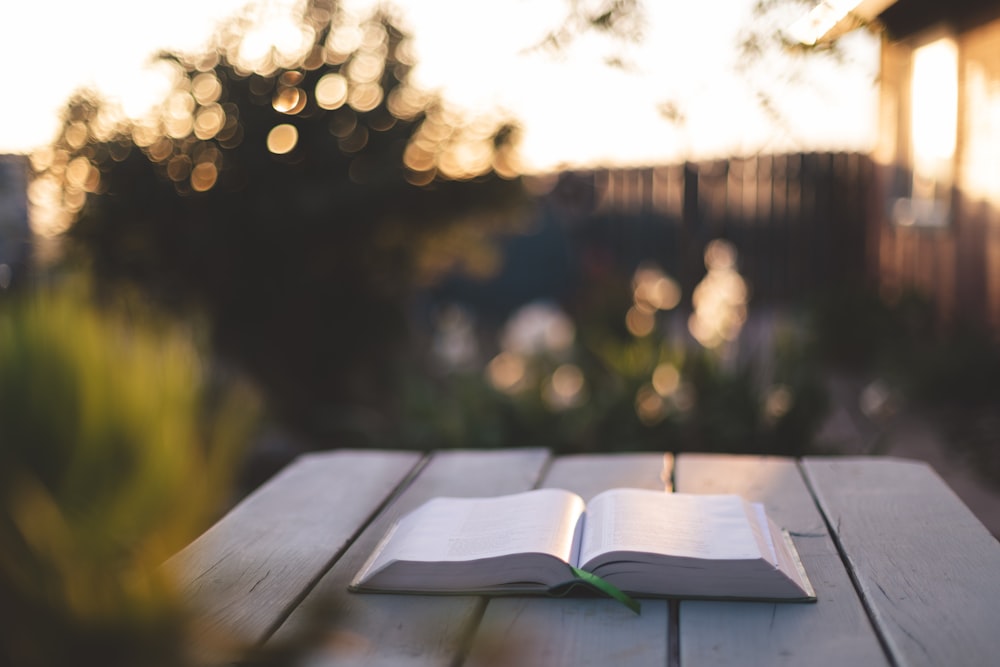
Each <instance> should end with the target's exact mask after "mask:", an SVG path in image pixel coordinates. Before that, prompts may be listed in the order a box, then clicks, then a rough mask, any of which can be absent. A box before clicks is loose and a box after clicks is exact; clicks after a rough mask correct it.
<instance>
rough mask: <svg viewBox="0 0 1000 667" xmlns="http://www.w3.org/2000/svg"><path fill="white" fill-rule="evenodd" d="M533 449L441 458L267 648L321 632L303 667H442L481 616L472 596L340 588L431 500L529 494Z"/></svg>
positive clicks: (535, 463) (534, 478)
mask: <svg viewBox="0 0 1000 667" xmlns="http://www.w3.org/2000/svg"><path fill="white" fill-rule="evenodd" d="M548 458H549V454H548V452H547V451H546V450H541V449H520V450H518V449H512V450H499V451H488V450H479V451H443V452H439V453H437V454H435V455H434V456H433V457H432V458H431V460H430V461H429V463H428V464H427V465H426V466H425V467H424V468H423V469H422V470H421V471H420V473H419V474H418V475H417V476H416V477H415V478H414V480H413V481H412V483H411V484H410V485H409V486H408V487H407V488H406V490H405V491H404V492H403V493H401V494H400V496H399V497H398V498H396V499H395V500H394V501H393V503H392V504H391V505H389V506H388V507H387V508H386V509H385V511H384V512H382V514H380V515H379V517H378V518H377V519H376V520H375V521H374V522H373V523H372V524H371V525H370V526H369V527H368V528H367V529H366V530H365V531H364V532H363V533H362V534H361V535H360V537H359V538H358V539H357V540H356V541H355V542H354V543H353V544H352V545H351V546H350V548H348V550H347V552H346V553H345V554H344V555H343V557H341V558H340V560H338V561H337V563H336V564H334V566H333V567H332V568H331V569H330V571H329V572H327V574H326V575H325V576H324V577H323V578H322V579H321V580H320V582H319V583H318V584H317V585H316V587H315V588H314V589H313V591H312V592H311V593H310V595H309V596H308V597H307V598H306V599H305V600H304V601H303V603H302V604H301V605H300V606H299V607H298V608H297V609H296V610H295V612H294V613H293V614H292V615H291V616H290V617H289V618H288V620H287V621H286V623H285V624H284V625H282V627H281V628H279V630H278V631H277V632H276V633H275V634H274V636H273V637H272V638H271V640H270V641H269V642H268V644H269V645H270V646H279V645H281V644H283V643H287V642H291V641H294V640H295V639H296V637H298V636H299V635H301V634H302V633H310V632H313V631H314V630H315V629H316V627H317V624H319V626H320V628H321V630H322V631H323V637H322V644H323V646H322V651H320V652H317V653H316V654H314V655H312V656H311V657H310V661H309V665H310V666H311V667H313V666H316V665H355V664H357V665H361V664H365V665H371V664H376V665H432V664H433V665H447V664H451V663H452V662H453V661H454V660H455V659H456V658H457V657H458V656H459V655H460V654H461V652H462V647H463V645H464V642H465V640H466V637H468V635H469V633H470V632H471V630H472V628H474V627H475V624H476V622H478V620H479V618H480V617H481V615H482V610H483V606H484V604H485V602H484V600H483V599H482V598H478V597H473V596H421V595H388V594H356V593H349V592H347V585H348V583H350V581H351V579H352V578H353V577H354V575H355V574H356V573H357V572H358V570H359V569H360V568H361V566H362V565H363V564H364V561H365V560H366V559H367V558H368V556H369V555H370V553H371V552H372V550H373V549H374V548H375V546H376V544H377V543H378V541H379V540H380V539H381V538H382V536H383V535H384V534H385V531H386V530H387V529H388V528H389V527H390V525H391V524H392V522H393V521H395V520H396V519H397V518H399V517H400V516H401V515H402V514H404V513H406V512H408V511H410V510H412V509H415V508H416V507H417V506H418V505H420V504H421V503H423V502H425V501H427V500H429V499H431V498H433V497H436V496H469V497H471V496H494V495H503V494H507V493H516V492H518V491H524V490H527V489H530V488H533V487H534V486H535V485H536V484H537V482H538V480H539V478H540V477H541V474H542V472H543V471H544V469H545V466H546V464H547V462H548Z"/></svg>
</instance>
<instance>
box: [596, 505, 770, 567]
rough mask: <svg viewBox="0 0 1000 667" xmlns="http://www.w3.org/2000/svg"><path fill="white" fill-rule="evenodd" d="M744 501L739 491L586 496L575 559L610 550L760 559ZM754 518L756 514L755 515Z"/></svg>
mask: <svg viewBox="0 0 1000 667" xmlns="http://www.w3.org/2000/svg"><path fill="white" fill-rule="evenodd" d="M748 507H749V504H748V503H746V502H745V501H744V500H743V499H742V498H740V497H738V496H711V495H696V494H682V493H665V492H662V491H648V490H643V489H614V490H611V491H606V492H604V493H602V494H600V495H598V496H596V497H595V498H593V499H592V500H591V501H590V504H589V506H588V508H587V526H586V530H585V531H584V534H583V541H582V547H581V553H580V562H581V563H584V564H585V563H587V562H589V561H590V560H591V559H593V558H594V557H596V556H598V555H600V554H602V553H607V552H611V551H635V552H644V553H652V554H663V555H672V556H681V557H687V558H706V559H744V558H759V557H760V556H761V551H760V548H759V542H758V539H757V537H756V536H755V534H754V531H753V528H752V524H751V516H750V514H749V510H748ZM754 520H755V519H754Z"/></svg>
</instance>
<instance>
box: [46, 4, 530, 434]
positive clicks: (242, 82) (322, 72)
mask: <svg viewBox="0 0 1000 667" xmlns="http://www.w3.org/2000/svg"><path fill="white" fill-rule="evenodd" d="M253 29H254V26H253V24H252V22H250V21H249V20H248V19H236V20H234V21H233V22H232V23H231V24H229V25H227V26H224V27H223V29H222V30H221V31H220V34H219V43H218V45H217V46H216V48H214V49H211V50H209V51H208V52H206V53H202V54H196V55H192V56H187V55H183V54H166V55H164V56H163V63H165V64H167V65H169V66H170V67H172V68H173V71H174V74H175V77H176V85H175V88H174V91H173V92H172V93H171V94H170V96H169V97H168V99H167V100H166V102H165V104H164V106H163V108H162V109H161V110H160V111H159V113H158V114H157V115H156V116H155V117H153V118H150V119H146V120H143V121H138V122H134V123H131V122H124V121H120V119H118V118H117V117H116V116H115V114H114V109H113V107H112V106H111V105H109V104H108V103H106V102H104V101H102V100H99V99H96V98H94V97H93V96H87V95H82V96H79V97H77V98H76V99H74V100H72V101H71V102H70V104H69V105H68V107H67V110H66V116H65V120H64V125H63V128H62V132H61V134H60V136H59V137H58V139H57V140H56V142H55V144H54V146H53V148H52V150H51V151H50V152H49V153H48V154H47V155H44V156H40V157H39V158H38V159H36V165H37V166H38V167H39V168H40V172H39V178H38V182H39V183H43V184H44V183H50V184H54V185H53V187H54V189H55V190H56V191H57V192H58V193H59V195H60V197H61V203H62V204H63V205H64V206H67V207H69V208H70V210H75V211H76V213H75V214H74V215H73V218H72V219H67V220H65V221H63V222H64V224H63V225H62V226H65V227H68V232H67V235H68V238H69V239H70V240H71V241H72V242H73V244H72V247H73V248H74V250H75V251H77V252H78V253H79V254H80V255H82V256H84V257H85V261H86V262H87V263H88V265H89V266H91V267H92V269H93V273H94V274H95V275H96V276H98V277H99V278H100V279H101V280H103V281H110V282H122V281H127V282H131V283H133V284H136V285H138V286H140V288H141V289H142V290H143V291H144V293H146V294H147V295H150V296H152V297H153V298H155V299H156V300H157V301H159V302H160V303H165V304H169V305H172V306H175V307H177V308H178V309H180V310H181V311H182V312H188V311H190V310H191V309H195V308H196V309H200V310H201V311H203V312H204V313H205V314H206V316H207V318H208V321H209V323H210V324H211V326H212V331H213V336H214V340H215V342H216V343H217V344H218V349H219V350H220V351H221V353H222V354H224V355H225V356H227V357H229V358H231V359H235V360H237V361H238V362H239V363H240V364H242V365H243V366H244V367H246V368H247V369H249V370H250V372H251V373H252V374H253V375H254V376H255V377H256V378H257V379H258V380H259V381H260V384H261V385H262V386H263V387H264V388H265V390H266V391H267V393H268V396H269V400H270V403H271V405H272V406H273V407H274V409H275V411H276V413H277V414H278V415H279V416H280V417H281V418H282V419H283V420H284V421H285V422H286V423H289V424H292V425H293V426H294V427H296V428H298V429H300V430H305V431H307V432H309V433H311V434H313V435H316V436H320V437H323V436H327V437H328V436H329V435H330V434H331V432H332V431H335V430H336V429H337V428H339V427H338V426H337V424H336V423H335V422H337V420H338V419H339V417H338V415H339V414H340V412H341V408H342V407H343V406H345V405H346V406H352V407H353V406H357V407H358V408H359V409H379V407H378V406H380V405H381V404H382V403H383V402H384V400H385V396H386V395H387V394H390V393H391V392H392V386H391V380H392V377H393V369H394V366H395V364H396V363H397V361H398V356H399V354H400V351H401V346H402V344H403V342H404V341H405V339H406V333H407V332H406V330H407V322H406V312H405V308H406V304H407V301H408V299H409V297H410V295H411V293H412V291H413V289H414V288H415V287H417V286H420V285H423V284H426V283H428V282H430V281H433V280H434V279H435V278H436V277H437V276H439V275H441V274H442V273H444V272H446V271H448V270H450V269H452V268H454V267H462V266H466V267H467V266H468V265H469V264H470V263H473V264H476V262H475V261H474V258H477V257H488V256H489V251H488V250H484V249H483V248H484V246H488V244H489V241H490V236H491V234H493V233H497V232H500V231H506V230H510V229H511V228H512V227H513V226H514V222H513V221H515V220H517V219H518V216H517V212H518V211H519V210H520V207H521V206H522V205H523V204H524V203H525V200H524V198H523V195H522V189H521V185H520V181H519V180H518V179H517V178H516V177H515V170H514V166H515V165H514V161H513V153H512V150H513V145H514V143H515V142H516V137H517V131H516V128H515V127H514V126H513V125H511V124H509V123H505V122H501V121H500V120H497V119H485V120H484V119H474V120H470V119H464V118H462V117H460V116H458V115H456V114H455V113H452V112H451V111H449V110H448V109H446V108H445V107H444V106H443V105H442V104H441V103H440V101H438V100H436V99H435V98H434V97H433V96H431V95H428V94H426V93H423V92H421V91H419V90H416V89H415V88H413V87H412V86H411V85H410V84H409V83H408V77H409V72H410V69H411V66H412V56H411V55H410V47H409V38H408V37H407V36H406V35H405V34H404V33H403V32H402V31H400V30H399V29H398V28H397V27H396V26H395V24H394V23H393V21H392V19H391V18H390V17H389V16H387V15H385V14H376V15H374V16H372V17H370V18H368V19H366V20H362V21H357V20H355V19H353V18H352V17H350V16H348V15H346V14H344V13H343V12H341V11H340V10H339V8H338V6H337V3H328V2H318V1H314V2H310V3H307V6H306V7H305V9H304V14H303V17H302V21H301V24H300V25H299V26H298V29H299V30H300V31H301V34H302V35H303V42H304V43H305V44H306V47H304V48H302V49H300V50H298V51H296V52H294V53H287V54H286V53H282V52H279V51H278V50H275V49H272V51H270V52H269V53H268V54H265V55H264V56H261V57H258V58H257V59H256V60H252V59H251V60H248V57H249V56H248V55H247V48H246V45H247V43H248V35H250V34H251V33H252V31H253ZM39 189H40V190H41V189H43V188H39ZM56 228H57V229H58V228H60V225H56ZM470 258H472V259H470ZM476 268H478V269H482V268H483V266H482V265H481V264H476ZM488 268H489V265H488V264H487V265H486V269H488ZM331 423H332V425H331Z"/></svg>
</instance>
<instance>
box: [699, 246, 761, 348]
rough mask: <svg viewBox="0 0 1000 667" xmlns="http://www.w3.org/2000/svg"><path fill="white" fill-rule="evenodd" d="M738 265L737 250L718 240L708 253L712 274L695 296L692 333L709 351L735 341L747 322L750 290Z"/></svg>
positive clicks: (708, 265) (709, 248) (708, 263)
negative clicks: (739, 271) (738, 269)
mask: <svg viewBox="0 0 1000 667" xmlns="http://www.w3.org/2000/svg"><path fill="white" fill-rule="evenodd" d="M736 261H737V252H736V248H735V247H734V246H733V245H732V244H731V243H729V242H728V241H724V240H721V239H717V240H715V241H712V242H711V243H709V244H708V246H707V247H706V249H705V265H706V266H707V267H708V273H707V274H706V275H705V277H704V278H703V279H702V280H701V282H700V283H698V285H697V286H696V287H695V289H694V292H693V293H692V295H691V303H692V305H693V306H694V312H693V313H692V314H691V316H690V317H689V318H688V330H689V331H690V332H691V335H692V336H694V338H695V339H696V340H697V341H698V342H699V343H700V344H701V345H703V346H704V347H706V348H709V349H714V348H717V347H719V346H720V345H722V344H723V343H726V342H732V341H735V340H736V338H737V337H738V336H739V333H740V331H741V329H742V328H743V325H744V323H745V322H746V318H747V301H748V299H749V290H748V289H747V285H746V282H745V281H744V280H743V277H742V276H741V275H740V274H739V273H738V272H737V271H736Z"/></svg>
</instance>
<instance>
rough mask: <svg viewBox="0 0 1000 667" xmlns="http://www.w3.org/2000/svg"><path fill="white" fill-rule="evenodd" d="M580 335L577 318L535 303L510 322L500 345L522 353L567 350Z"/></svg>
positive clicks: (505, 348) (502, 335) (519, 311)
mask: <svg viewBox="0 0 1000 667" xmlns="http://www.w3.org/2000/svg"><path fill="white" fill-rule="evenodd" d="M575 338H576V327H575V326H574V324H573V321H572V320H571V319H570V318H569V317H568V316H567V315H566V314H565V313H564V312H562V310H560V309H559V308H557V307H556V306H554V305H552V304H549V303H532V304H528V305H527V306H523V307H522V308H521V309H520V310H518V311H517V312H516V313H514V315H513V316H512V317H511V318H510V320H508V321H507V324H506V325H505V326H504V329H503V331H502V332H501V334H500V346H501V347H502V348H503V349H504V350H505V351H509V352H513V353H515V354H520V355H534V354H544V353H561V352H566V351H567V350H569V348H570V347H571V346H572V345H573V341H574V339H575Z"/></svg>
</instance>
